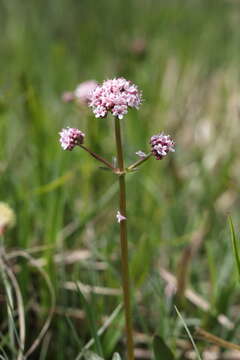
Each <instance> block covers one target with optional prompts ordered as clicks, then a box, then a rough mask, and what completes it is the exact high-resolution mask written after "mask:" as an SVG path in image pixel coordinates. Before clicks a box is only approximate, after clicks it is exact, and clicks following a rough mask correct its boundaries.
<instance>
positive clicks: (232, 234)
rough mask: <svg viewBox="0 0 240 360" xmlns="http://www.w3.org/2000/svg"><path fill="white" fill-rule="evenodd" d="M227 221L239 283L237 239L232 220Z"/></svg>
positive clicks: (239, 257) (239, 260)
mask: <svg viewBox="0 0 240 360" xmlns="http://www.w3.org/2000/svg"><path fill="white" fill-rule="evenodd" d="M228 221H229V227H230V231H231V238H232V245H233V252H234V256H235V260H236V264H237V270H238V277H239V281H240V256H239V248H238V245H237V237H236V233H235V230H234V226H233V222H232V218H231V217H229V218H228Z"/></svg>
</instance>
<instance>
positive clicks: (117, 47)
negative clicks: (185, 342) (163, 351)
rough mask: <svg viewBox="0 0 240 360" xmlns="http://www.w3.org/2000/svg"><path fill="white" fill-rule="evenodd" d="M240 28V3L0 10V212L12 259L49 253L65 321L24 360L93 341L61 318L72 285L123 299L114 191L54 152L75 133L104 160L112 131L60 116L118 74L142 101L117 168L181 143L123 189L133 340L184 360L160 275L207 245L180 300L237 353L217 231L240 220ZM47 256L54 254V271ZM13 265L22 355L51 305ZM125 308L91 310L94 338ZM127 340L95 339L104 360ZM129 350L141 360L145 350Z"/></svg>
mask: <svg viewBox="0 0 240 360" xmlns="http://www.w3.org/2000/svg"><path fill="white" fill-rule="evenodd" d="M239 22H240V4H239V2H238V1H237V0H235V1H234V0H226V1H223V0H218V1H215V0H211V1H209V0H183V1H180V0H169V1H165V0H158V1H157V0H114V1H110V0H99V1H96V0H95V1H94V0H79V1H77V0H51V1H47V0H42V1H37V0H32V1H30V0H24V1H17V0H1V1H0V24H1V38H0V48H1V56H0V64H1V71H0V144H1V146H0V194H1V195H0V199H1V201H6V202H8V203H9V204H10V205H11V206H12V207H13V208H14V210H15V211H16V215H17V226H16V227H15V229H13V230H12V231H11V232H9V233H8V234H7V236H6V239H5V246H6V251H7V252H11V251H13V249H15V248H21V249H25V250H30V249H32V248H36V247H38V246H46V247H44V248H42V249H41V251H39V252H36V253H34V257H35V258H36V259H40V258H41V259H42V260H45V261H46V264H45V267H44V268H45V269H46V271H47V272H48V274H49V276H50V278H51V281H52V284H53V286H54V288H55V291H56V298H57V308H58V309H59V308H61V309H62V310H63V311H58V312H56V314H55V315H54V320H53V322H52V325H51V327H50V330H49V339H50V341H49V343H47V342H46V341H45V342H43V345H41V346H40V347H39V349H38V350H37V351H36V352H35V354H34V355H32V356H31V359H53V358H54V359H59V360H63V359H64V360H65V359H66V358H68V359H75V358H76V356H77V354H78V352H79V351H80V350H81V348H82V346H83V344H85V343H86V342H87V341H88V340H89V339H90V338H91V332H90V328H91V326H90V325H89V322H88V320H87V319H86V318H84V319H82V318H80V319H77V318H74V317H73V318H71V317H69V319H70V318H71V320H69V319H68V317H67V316H66V311H67V310H66V309H69V308H71V309H72V308H74V309H78V310H81V309H83V304H82V303H81V302H80V298H79V294H78V293H77V292H76V291H69V290H66V289H65V288H64V283H65V282H66V281H76V280H80V281H81V282H83V283H85V284H92V285H97V286H103V287H110V288H119V287H120V272H119V267H120V257H119V239H118V230H119V228H118V224H117V223H116V219H115V215H116V211H117V209H118V197H117V183H116V180H117V179H116V178H115V176H114V175H112V174H111V173H109V172H104V171H101V170H99V168H98V164H97V163H96V162H95V160H94V159H92V158H89V157H88V155H87V154H86V153H84V152H83V151H81V150H78V149H75V150H74V151H73V152H71V153H69V152H64V151H62V149H61V148H60V146H59V143H58V137H59V136H58V132H59V131H60V129H61V128H62V127H63V126H76V127H79V128H80V129H81V130H83V131H84V132H86V144H88V145H89V147H91V149H92V150H94V151H96V152H99V153H100V154H102V155H104V156H105V157H107V158H108V159H110V160H111V159H112V157H113V156H114V154H115V144H114V136H113V121H112V119H111V118H110V117H109V118H107V119H103V120H99V119H95V118H94V117H93V115H92V114H91V112H90V111H89V110H87V109H81V108H79V107H77V106H75V105H73V104H63V103H62V101H61V95H62V93H63V92H64V91H65V90H73V89H74V88H75V87H76V85H77V84H78V83H80V82H82V81H85V80H88V79H96V80H97V81H99V82H101V81H103V80H104V79H107V78H112V77H117V76H124V77H126V78H127V79H131V80H132V81H133V82H134V83H136V84H137V85H138V86H139V88H140V89H142V92H143V98H144V101H143V104H142V106H141V108H140V110H139V111H133V110H132V111H130V112H129V114H128V116H127V117H126V118H125V119H124V120H123V122H122V123H123V131H124V146H125V148H124V152H125V157H126V161H127V163H131V162H133V161H135V160H136V155H135V152H136V151H138V150H139V149H141V150H142V151H146V152H147V151H148V149H149V145H148V142H149V138H150V136H151V135H153V134H155V133H158V132H160V131H162V130H164V131H165V132H166V133H170V134H171V135H172V136H173V137H174V139H175V140H176V153H175V154H171V155H170V156H169V157H168V158H167V159H166V160H164V161H161V162H160V161H159V162H158V161H155V160H154V159H151V160H149V161H148V162H147V163H146V164H145V165H144V166H143V167H142V168H141V170H140V171H139V172H137V173H135V174H132V175H129V176H128V181H127V203H128V219H129V248H130V266H131V273H132V282H133V284H134V289H135V290H134V292H133V298H134V327H135V330H136V331H137V332H138V333H144V334H146V335H149V336H150V337H151V336H152V335H153V334H154V333H157V334H159V335H161V336H162V337H163V338H164V339H165V341H166V342H167V343H168V344H169V345H170V346H171V347H172V349H174V351H175V353H176V356H178V358H180V357H181V356H182V358H185V357H184V355H181V354H182V353H183V351H182V350H181V349H180V348H179V346H178V342H177V340H178V339H180V338H184V339H186V335H185V333H184V330H183V328H182V327H181V326H180V324H179V320H178V318H177V316H176V314H175V312H174V310H173V303H174V299H173V298H171V297H170V298H169V297H168V296H167V295H166V291H165V283H164V281H163V280H162V279H161V277H160V273H159V269H160V266H163V267H165V268H166V269H168V270H169V271H171V272H172V273H174V274H178V272H179V262H180V259H181V254H182V253H183V250H184V249H186V246H188V245H189V244H190V242H191V240H192V238H193V236H194V234H196V233H198V232H201V233H203V235H202V236H203V241H202V245H201V247H200V249H199V251H198V253H197V254H196V256H195V257H194V260H193V262H192V264H191V268H190V271H189V276H188V286H190V287H192V288H193V289H194V290H195V291H197V292H198V293H199V294H200V295H201V296H203V297H204V298H205V299H206V300H208V301H209V303H210V304H211V311H210V312H209V313H204V312H202V311H201V310H200V309H198V308H197V307H194V306H193V305H191V304H190V303H188V302H185V303H184V305H183V307H182V312H183V314H184V316H185V319H187V321H188V322H189V324H190V329H191V326H193V328H194V326H199V325H200V326H202V327H204V328H205V329H207V330H208V331H211V332H212V333H214V334H215V335H218V336H220V337H223V338H224V339H226V340H229V341H233V342H236V343H237V342H239V340H240V339H239V333H238V323H239V319H238V315H237V314H238V312H239V288H238V285H237V282H236V281H237V280H236V279H237V277H236V273H235V264H234V258H233V255H232V249H231V242H230V234H229V229H228V226H227V215H228V214H231V215H232V216H233V221H234V222H235V224H236V225H237V221H238V214H239V206H240V203H239V182H240V180H239V169H240V161H239V114H240V92H239V90H240V86H239V60H240V32H239ZM136 39H143V40H144V42H145V44H146V49H145V52H144V54H140V55H139V54H136V53H134V52H133V51H132V50H131V49H132V44H133V42H134V41H135V40H136ZM82 250H88V251H89V254H90V255H89V257H88V258H87V259H85V260H78V261H74V262H72V263H71V264H65V263H64V259H65V258H66V254H67V253H68V252H75V253H77V254H79V253H80V251H82ZM56 254H60V255H61V256H62V257H61V258H60V261H58V262H57V263H55V262H54V260H53V259H54V255H56ZM18 264H19V266H20V270H19V269H18V273H17V278H18V280H19V283H20V286H21V291H22V294H23V297H24V302H25V306H26V308H27V309H28V310H26V322H27V344H28V345H29V344H30V343H31V342H32V341H33V340H34V339H35V338H36V337H37V334H38V332H39V330H40V328H41V325H42V323H43V321H44V318H45V317H46V314H47V312H48V308H49V295H48V291H47V289H46V286H45V284H44V283H43V282H42V280H41V279H40V277H39V276H38V275H37V272H36V271H35V270H34V268H32V267H30V266H29V264H28V263H27V262H24V261H22V260H17V261H15V265H18ZM99 264H100V265H99ZM99 266H100V269H99ZM101 266H102V269H101ZM1 293H2V295H3V292H2V291H1ZM120 301H121V297H119V296H118V297H116V296H115V297H114V296H112V297H111V296H103V295H94V296H90V297H89V298H88V302H89V304H90V308H91V310H92V312H93V317H94V322H95V326H96V327H97V328H99V327H100V326H101V324H102V323H103V321H104V317H106V316H109V315H110V314H111V312H112V311H113V310H114V308H115V307H116V306H117V305H118V304H119V302H120ZM1 306H2V305H1ZM220 313H224V314H225V315H226V316H228V317H229V318H230V319H232V320H233V321H235V323H236V326H235V328H234V329H233V330H231V331H230V330H228V329H226V328H224V327H223V326H221V325H219V323H218V322H217V320H216V316H217V315H218V314H220ZM1 315H2V322H1V323H4V311H2V312H1ZM73 328H74V329H75V330H73ZM3 332H4V330H3ZM122 340H123V317H122V314H121V315H120V316H119V317H118V318H117V320H116V321H115V322H114V323H113V324H112V325H111V326H110V327H109V329H108V330H107V332H106V334H105V335H104V336H103V337H101V339H100V341H101V344H102V349H103V354H104V356H105V358H106V359H108V358H110V355H111V354H112V353H113V351H114V350H118V351H119V352H120V353H123V348H124V346H123V342H122ZM44 344H45V345H44ZM198 346H199V348H200V350H202V349H204V348H206V346H207V344H206V343H203V342H198ZM137 347H138V348H143V349H148V350H151V343H150V344H149V343H148V342H146V343H143V344H137ZM93 349H94V347H93ZM12 358H14V356H13V357H12Z"/></svg>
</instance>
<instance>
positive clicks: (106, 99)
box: [89, 78, 142, 119]
mask: <svg viewBox="0 0 240 360" xmlns="http://www.w3.org/2000/svg"><path fill="white" fill-rule="evenodd" d="M141 101H142V95H141V92H139V90H138V88H137V86H136V85H134V84H132V83H131V81H128V80H126V79H124V78H118V79H112V80H106V81H104V82H103V84H102V85H98V86H97V87H96V88H95V89H94V90H93V91H92V92H91V95H90V102H89V106H90V107H91V108H92V110H93V113H94V114H95V117H96V118H104V117H106V116H107V113H108V112H110V113H112V114H113V115H114V116H116V117H118V118H119V119H122V118H123V116H124V115H126V114H127V112H128V108H129V107H130V108H136V109H138V108H139V106H140V104H141Z"/></svg>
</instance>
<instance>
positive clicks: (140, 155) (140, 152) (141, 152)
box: [135, 150, 147, 158]
mask: <svg viewBox="0 0 240 360" xmlns="http://www.w3.org/2000/svg"><path fill="white" fill-rule="evenodd" d="M135 154H136V155H137V156H139V157H140V158H145V157H146V156H147V154H145V152H143V151H142V150H139V151H137V152H136V153H135Z"/></svg>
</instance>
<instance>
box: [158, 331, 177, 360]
mask: <svg viewBox="0 0 240 360" xmlns="http://www.w3.org/2000/svg"><path fill="white" fill-rule="evenodd" d="M153 351H154V358H155V360H162V359H164V360H174V355H173V353H172V351H171V350H170V348H169V347H168V346H167V345H166V343H165V341H164V340H163V339H162V338H161V337H160V336H154V339H153Z"/></svg>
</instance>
